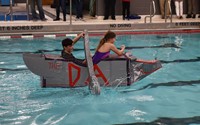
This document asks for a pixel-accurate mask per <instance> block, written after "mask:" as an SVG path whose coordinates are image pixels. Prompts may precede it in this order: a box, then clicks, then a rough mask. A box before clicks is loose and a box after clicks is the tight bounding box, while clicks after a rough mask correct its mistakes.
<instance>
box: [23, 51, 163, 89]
mask: <svg viewBox="0 0 200 125" xmlns="http://www.w3.org/2000/svg"><path fill="white" fill-rule="evenodd" d="M23 60H24V62H25V64H26V66H27V67H28V69H29V70H30V71H31V72H32V73H34V74H36V75H38V76H40V78H41V86H42V87H84V86H88V83H89V81H90V80H89V74H88V68H87V67H84V66H80V65H78V64H75V63H74V62H72V61H68V60H66V59H63V58H62V57H60V55H52V54H34V53H24V54H23ZM161 67H162V65H161V62H160V61H159V60H141V59H137V58H136V57H134V56H129V58H127V57H126V56H122V57H112V58H106V59H104V60H102V61H101V62H100V63H98V64H97V65H94V73H95V75H96V77H97V78H98V82H99V84H100V86H129V85H131V84H133V83H134V82H137V81H139V80H141V79H143V78H145V77H146V76H148V75H150V74H151V73H153V72H155V71H157V70H158V69H160V68H161Z"/></svg>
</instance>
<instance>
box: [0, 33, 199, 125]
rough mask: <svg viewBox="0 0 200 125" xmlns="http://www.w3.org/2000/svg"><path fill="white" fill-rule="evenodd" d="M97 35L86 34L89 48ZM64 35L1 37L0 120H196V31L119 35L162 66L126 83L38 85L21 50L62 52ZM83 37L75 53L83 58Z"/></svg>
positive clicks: (102, 123) (92, 124)
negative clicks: (97, 91)
mask: <svg viewBox="0 0 200 125" xmlns="http://www.w3.org/2000/svg"><path fill="white" fill-rule="evenodd" d="M100 38H101V36H95V37H90V42H91V43H90V45H91V48H92V52H94V48H95V46H97V44H98V41H99V39H100ZM62 39H63V38H56V39H53V38H42V39H9V40H8V39H5V40H3V39H1V40H0V124H1V125H12V124H17V125H18V124H19V125H29V124H31V125H112V124H128V123H129V124H132V125H138V124H139V125H144V124H145V125H147V124H156V125H157V124H159V125H177V124H178V125H197V124H200V49H199V48H200V34H170V35H169V34H168V35H119V36H118V37H117V42H116V46H117V47H120V45H121V44H125V45H126V46H127V49H126V51H130V52H132V53H133V55H135V56H136V57H138V58H142V59H149V60H151V59H154V58H157V59H159V60H161V62H162V65H163V67H162V68H161V69H160V70H158V71H156V72H155V73H153V74H151V75H150V76H148V77H146V78H145V79H143V80H141V81H138V82H136V83H134V84H132V85H131V86H129V87H118V88H115V87H113V88H112V87H111V88H105V87H104V88H102V91H101V95H100V96H95V95H91V94H90V93H89V91H88V87H83V88H73V89H70V88H41V87H40V79H39V76H36V75H34V74H33V73H31V72H30V71H29V70H28V69H27V68H26V66H25V64H24V62H23V59H22V53H24V52H34V53H40V52H41V51H43V52H44V53H54V54H60V50H61V49H62V47H61V44H60V43H61V40H62ZM82 42H83V41H79V42H78V43H77V44H76V45H75V50H74V55H75V56H76V57H78V58H84V53H83V43H82Z"/></svg>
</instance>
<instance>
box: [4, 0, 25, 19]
mask: <svg viewBox="0 0 200 125" xmlns="http://www.w3.org/2000/svg"><path fill="white" fill-rule="evenodd" d="M26 11H27V20H29V0H26ZM8 15H10V20H11V21H13V0H10V10H9V11H8V13H6V14H5V21H6V17H7V16H8Z"/></svg>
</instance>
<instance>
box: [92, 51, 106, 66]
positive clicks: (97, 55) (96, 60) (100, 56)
mask: <svg viewBox="0 0 200 125" xmlns="http://www.w3.org/2000/svg"><path fill="white" fill-rule="evenodd" d="M109 54H110V51H108V52H103V53H102V52H98V51H96V53H95V54H94V56H93V57H92V61H93V64H97V63H99V62H100V61H101V60H102V59H105V58H106V57H108V56H109Z"/></svg>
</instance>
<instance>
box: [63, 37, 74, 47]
mask: <svg viewBox="0 0 200 125" xmlns="http://www.w3.org/2000/svg"><path fill="white" fill-rule="evenodd" d="M71 45H73V40H71V39H70V38H66V39H64V40H63V41H62V46H63V47H64V46H66V47H67V46H71Z"/></svg>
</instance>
